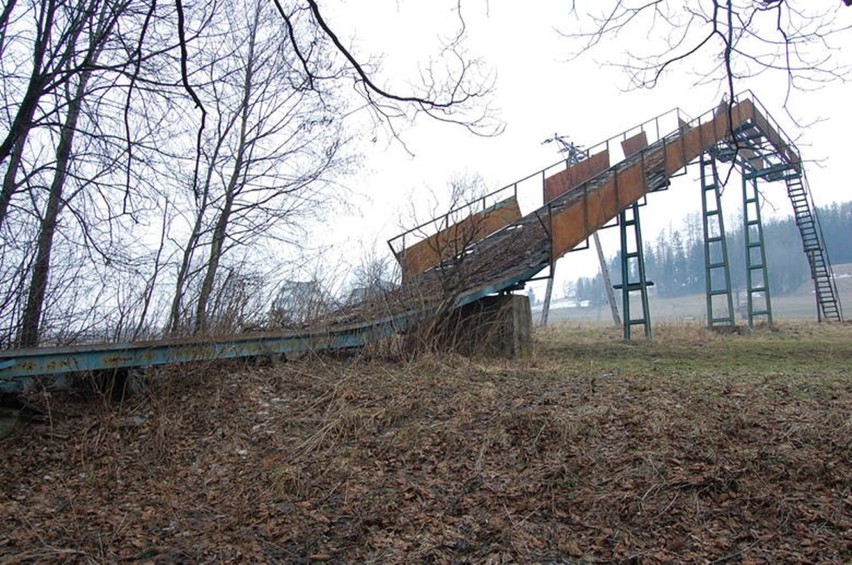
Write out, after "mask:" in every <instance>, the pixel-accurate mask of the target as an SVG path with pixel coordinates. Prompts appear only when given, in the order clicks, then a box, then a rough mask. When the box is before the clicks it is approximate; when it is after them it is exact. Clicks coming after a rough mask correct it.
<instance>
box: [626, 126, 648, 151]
mask: <svg viewBox="0 0 852 565" xmlns="http://www.w3.org/2000/svg"><path fill="white" fill-rule="evenodd" d="M646 147H648V136H647V135H645V132H644V131H640V132H639V133H637V134H636V135H634V136H631V137H628V138H627V139H625V140H624V141H622V142H621V150H622V151H624V157H625V158H626V157H630V156H631V155H633V154H634V153H638V152H639V151H642V150H643V149H645V148H646Z"/></svg>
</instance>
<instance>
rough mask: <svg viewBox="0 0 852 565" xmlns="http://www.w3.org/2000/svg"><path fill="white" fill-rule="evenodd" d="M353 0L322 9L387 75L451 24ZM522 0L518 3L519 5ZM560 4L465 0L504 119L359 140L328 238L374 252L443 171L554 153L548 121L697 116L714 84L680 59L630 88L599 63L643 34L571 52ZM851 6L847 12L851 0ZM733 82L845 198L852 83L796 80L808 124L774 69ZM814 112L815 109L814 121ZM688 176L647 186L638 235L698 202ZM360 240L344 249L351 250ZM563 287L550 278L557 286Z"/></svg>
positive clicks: (441, 185)
mask: <svg viewBox="0 0 852 565" xmlns="http://www.w3.org/2000/svg"><path fill="white" fill-rule="evenodd" d="M822 1H825V2H826V3H828V2H829V0H822ZM837 3H839V2H837ZM450 4H452V2H450ZM363 5H364V3H362V2H357V3H356V2H345V1H344V2H341V4H340V6H339V7H337V8H334V9H333V10H330V11H329V14H328V18H329V20H331V22H332V24H333V25H335V26H336V27H337V28H338V30H348V31H347V32H348V33H349V35H348V37H347V39H348V40H349V41H353V42H354V43H353V45H354V49H355V50H356V52H358V53H360V54H367V53H374V54H379V53H383V54H384V60H383V65H382V69H383V72H384V73H385V75H386V78H387V77H388V76H391V77H393V78H396V79H403V78H404V77H405V76H407V75H406V73H409V72H411V71H412V70H414V69H416V64H417V62H418V61H422V60H425V58H426V57H428V55H429V54H430V53H434V51H435V49H436V45H437V42H436V36H437V35H439V34H441V33H444V34H448V33H450V32H451V30H452V25H451V24H454V23H455V22H454V21H453V20H452V19H451V18H450V17H448V15H447V14H448V9H449V7H448V6H447V5H446V3H444V2H441V1H436V2H420V3H413V2H398V1H397V2H393V1H389V2H376V3H373V2H371V3H370V9H369V10H364V9H363ZM521 5H522V6H523V8H518V6H521ZM567 5H568V1H567V0H536V1H535V2H525V3H523V4H520V3H517V2H512V3H509V2H496V1H495V2H486V1H481V2H468V3H466V4H465V7H466V10H465V15H466V19H467V23H468V30H469V34H470V36H469V41H468V43H467V46H468V49H469V51H470V54H471V55H473V56H477V57H481V58H482V59H483V61H484V62H485V63H486V64H487V65H488V66H489V67H490V68H492V69H493V71H494V72H495V73H496V90H495V92H494V96H493V98H492V104H493V105H494V106H495V107H497V108H499V110H500V117H501V118H502V120H503V121H504V122H505V132H504V133H503V134H502V135H500V136H497V137H490V138H482V137H477V136H474V135H472V134H470V133H468V132H466V131H465V130H463V129H462V128H459V127H455V126H452V125H447V124H441V123H436V122H429V121H427V120H419V121H417V122H416V123H415V124H414V125H413V126H411V127H409V128H407V129H406V130H405V131H403V133H402V137H403V140H404V142H405V144H406V147H407V148H408V150H409V151H410V152H411V153H413V155H410V154H408V153H407V152H406V150H405V149H404V148H403V147H402V146H401V145H400V144H399V143H389V142H388V141H387V139H381V138H380V139H379V140H378V141H377V142H376V143H369V142H367V143H366V144H365V146H364V148H363V155H364V162H363V169H362V171H361V172H360V173H359V174H358V175H357V176H355V177H352V178H348V179H346V181H345V182H346V184H347V185H349V186H351V187H352V188H353V189H354V190H355V191H356V192H358V193H360V194H361V195H362V196H361V197H360V198H358V204H359V210H358V211H357V212H356V213H349V214H347V215H346V216H345V217H340V218H336V219H335V220H334V225H335V229H334V230H329V231H328V232H327V239H328V242H329V243H333V244H336V245H337V246H338V250H340V249H344V250H351V249H352V246H353V245H357V246H359V248H364V249H370V248H376V249H378V252H379V253H384V252H385V250H386V249H387V246H386V245H385V243H384V242H385V241H386V240H387V239H388V238H390V237H392V236H394V235H396V234H397V233H398V232H399V231H400V224H401V223H402V224H405V223H406V218H407V217H408V216H409V211H410V209H411V206H412V204H411V203H412V202H413V203H414V207H415V208H416V209H417V208H419V209H420V210H424V209H425V208H426V206H427V203H428V200H429V198H430V196H429V195H433V194H434V195H437V196H438V197H439V198H440V197H442V196H443V195H446V194H447V193H448V189H447V182H448V181H449V180H450V179H451V178H452V177H453V176H458V175H460V174H478V175H480V176H482V177H483V178H484V179H485V180H486V181H487V183H488V185H489V186H490V187H492V188H493V189H497V188H500V187H501V186H504V185H507V184H510V183H512V182H514V181H516V180H518V179H520V178H523V177H526V176H527V175H529V174H531V173H534V172H536V171H538V170H540V169H542V168H544V167H546V166H547V165H550V164H552V163H554V162H556V161H558V160H559V156H558V154H557V153H556V152H555V149H554V145H553V144H548V145H543V144H542V141H543V140H545V139H546V138H548V137H550V136H552V135H553V134H554V133H555V132H558V133H560V134H562V135H569V136H570V138H571V139H572V140H573V141H574V142H575V143H578V144H581V145H584V146H591V145H594V144H595V143H597V142H599V141H603V140H604V139H606V138H608V137H611V136H613V135H615V134H618V133H620V132H621V131H624V130H627V129H629V128H631V127H632V126H634V125H637V124H639V123H640V122H643V121H645V120H647V119H649V118H652V117H654V116H656V115H658V114H661V113H663V112H665V111H667V110H670V109H672V108H675V107H680V108H682V109H683V110H684V111H685V112H686V113H687V114H689V115H698V114H701V113H703V112H704V111H706V110H708V109H710V108H712V107H714V106H715V105H716V103H717V102H718V100H719V97H720V92H719V90H718V88H717V86H715V85H707V86H703V87H694V86H693V85H692V84H691V82H692V81H691V80H690V79H689V77H687V76H684V75H685V73H686V72H688V68H681V69H680V71H679V72H678V73H673V74H670V75H668V76H667V77H665V79H664V80H663V81H662V82H661V83H660V84H659V86H658V87H657V88H655V89H654V90H633V91H630V90H627V89H626V87H627V82H628V81H627V77H626V75H625V73H624V72H623V71H622V70H621V69H618V68H615V67H612V66H610V65H609V64H610V63H613V62H617V61H619V60H623V57H624V49H625V48H626V46H628V45H630V44H631V43H632V42H643V41H645V36H646V34H645V33H644V32H642V33H640V32H639V30H637V32H635V33H634V34H633V35H632V36H625V37H623V38H621V39H620V40H619V41H618V42H610V43H609V44H607V45H605V46H604V47H603V48H599V49H597V50H596V51H594V52H593V53H591V54H588V55H586V56H584V57H582V58H581V59H579V60H574V61H568V60H567V59H568V54H569V53H570V51H571V49H572V48H574V47H576V44H570V43H569V42H568V41H566V40H565V39H564V38H561V37H560V36H559V34H558V33H557V32H556V31H555V28H559V29H562V30H570V29H573V26H575V25H576V21H575V20H573V19H572V18H571V17H570V16H569V15H568V10H567ZM848 13H849V15H850V16H852V8H850V9H849V12H848ZM844 15H845V14H844ZM850 21H852V18H850ZM341 35H343V32H341ZM843 40H844V41H845V45H844V47H845V46H846V45H848V46H849V47H850V49H847V50H842V51H839V52H835V53H834V54H833V55H832V56H833V57H841V58H845V60H842V61H841V62H843V63H845V64H852V56H850V54H852V31H849V32H847V35H846V37H844V38H843ZM851 78H852V77H851ZM740 86H741V87H742V89H744V88H750V89H752V90H753V91H754V92H755V93H756V95H757V97H758V98H759V99H760V100H761V101H762V102H763V103H764V104H765V105H766V107H767V108H768V109H769V110H770V112H771V113H772V115H773V117H774V118H776V119H777V120H778V121H779V122H780V123H781V124H782V126H783V127H784V129H785V130H786V131H787V132H788V133H789V134H790V135H791V136H792V137H794V138H796V139H797V142H798V145H799V147H800V149H801V151H802V154H803V156H804V157H805V159H807V160H814V161H819V163H813V164H811V165H810V166H808V177H809V180H810V184H811V187H812V191H813V195H814V199H815V200H816V202H817V204H818V205H823V204H827V203H830V202H832V201H844V200H848V199H850V198H852V194H850V190H852V183H850V182H848V173H847V172H846V171H845V170H844V166H845V164H846V161H848V159H849V157H848V152H849V150H848V148H849V142H848V136H849V134H850V132H852V112H850V108H852V105H850V103H849V100H850V93H852V86H850V85H849V84H843V83H842V82H836V83H833V84H831V85H828V86H826V87H825V88H823V89H822V90H819V91H816V92H801V93H796V94H795V96H794V98H793V100H792V102H791V104H790V105H789V109H790V112H791V113H792V114H793V115H795V116H796V117H797V118H798V120H799V121H800V123H809V124H812V125H810V126H809V127H807V128H802V127H799V126H797V125H796V124H795V123H793V122H792V120H791V119H790V118H789V116H788V115H787V114H786V113H785V111H784V110H783V109H782V103H783V100H784V77H782V76H777V75H776V76H768V77H762V78H761V79H760V80H752V81H750V82H745V81H743V82H742V83H741V84H740ZM816 120H822V121H819V122H818V123H813V122H815V121H816ZM697 176H698V170H697V167H693V168H692V169H691V170H690V171H689V173H688V174H687V175H686V177H684V178H683V179H681V180H680V181H678V183H676V184H675V185H674V186H673V187H672V189H671V190H669V191H667V192H664V193H660V194H656V195H653V196H652V197H651V198H650V199H649V206H647V207H646V208H644V209H643V217H642V218H643V228H644V232H645V237H646V239H650V238H653V237H656V233H658V232H659V231H660V230H663V229H666V228H667V227H668V226H669V225H673V226H674V227H675V228H678V227H680V223H681V221H682V218H683V217H684V216H685V215H686V214H687V213H690V212H693V213H694V212H698V211H700V200H699V191H698V186H699V185H698V180H697ZM767 188H768V189H776V188H777V190H767V191H766V194H767V197H768V199H769V201H770V203H769V204H768V205H767V206H766V207H765V212H766V214H772V213H777V214H782V215H786V214H787V213H788V209H789V204H788V203H787V202H786V197H785V195H784V191H783V186H782V185H779V186H778V187H775V186H774V185H770V186H768V187H767ZM729 192H730V193H736V192H738V190H737V191H729ZM735 196H736V195H735V194H734V195H729V197H728V199H729V200H730V201H731V202H730V203H727V202H726V204H725V205H726V210H725V212H726V216H727V215H732V214H734V213H736V210H735V209H734V207H735V206H736V205H737V203H738V199H737V198H736V197H735ZM424 212H425V210H424ZM423 219H425V218H423ZM408 221H409V222H410V220H408ZM408 225H410V224H408ZM728 229H729V230H730V229H733V226H728ZM608 231H612V232H614V231H616V230H608ZM612 235H613V236H615V235H616V234H612ZM604 243H605V247H606V250H607V254H610V255H611V254H614V253H615V251H616V249H617V243H616V241H615V237H611V236H609V237H605V239H604ZM361 253H362V251H360V250H359V251H358V252H357V253H352V252H351V251H347V252H346V254H347V255H349V256H354V255H355V254H358V255H359V256H360V254H361ZM595 271H596V260H595V258H594V256H593V254H592V253H591V252H589V251H587V252H581V253H575V254H569V255H568V256H567V257H566V258H565V259H563V260H562V261H560V263H559V265H558V267H557V277H558V279H565V278H574V277H575V276H578V275H581V274H582V275H588V274H592V273H593V272H595ZM558 283H559V281H558ZM560 287H561V285H560V284H557V287H556V288H560Z"/></svg>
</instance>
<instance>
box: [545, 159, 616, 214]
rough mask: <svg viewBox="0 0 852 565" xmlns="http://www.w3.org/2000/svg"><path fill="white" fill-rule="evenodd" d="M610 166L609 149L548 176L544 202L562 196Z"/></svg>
mask: <svg viewBox="0 0 852 565" xmlns="http://www.w3.org/2000/svg"><path fill="white" fill-rule="evenodd" d="M608 168H609V151H607V150H604V151H601V152H600V153H595V154H594V155H591V156H590V157H589V158H588V159H584V160H583V161H580V162H579V163H576V164H574V165H571V166H570V167H568V168H567V169H565V170H564V171H560V172H558V173H556V174H555V175H553V176H550V177H548V178H547V179H545V181H544V202H550V201H551V200H553V199H554V198H558V197H559V196H562V195H563V194H565V193H566V192H568V191H569V190H571V189H573V188H576V187H578V186H580V185H581V184H583V183H584V182H586V181H587V180H590V179H592V178H594V177H596V176H598V175H599V174H601V173H602V172H604V171H605V170H607V169H608Z"/></svg>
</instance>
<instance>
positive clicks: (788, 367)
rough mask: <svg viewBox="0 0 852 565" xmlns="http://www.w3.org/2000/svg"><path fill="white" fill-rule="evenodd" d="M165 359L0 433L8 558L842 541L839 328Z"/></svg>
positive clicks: (696, 553)
mask: <svg viewBox="0 0 852 565" xmlns="http://www.w3.org/2000/svg"><path fill="white" fill-rule="evenodd" d="M537 349H538V352H537V354H536V356H535V357H534V358H533V359H532V360H530V361H524V362H517V363H516V362H506V361H492V360H481V359H480V360H469V359H466V358H463V357H456V356H440V355H430V356H425V357H424V358H422V359H419V360H417V361H412V362H400V361H397V362H386V361H381V360H377V359H328V358H323V357H318V358H312V359H305V360H301V361H299V362H295V363H289V364H283V365H280V366H277V367H244V366H238V365H231V366H228V367H226V368H224V369H222V368H220V369H218V370H215V369H214V368H213V367H200V368H195V369H193V370H192V371H186V370H183V371H177V370H174V369H172V370H169V371H164V372H162V373H158V374H155V375H151V376H149V377H148V378H147V379H146V387H145V391H146V392H145V393H144V394H141V395H137V396H136V397H134V398H132V399H131V400H129V401H127V402H125V403H124V405H122V406H108V405H105V404H104V403H103V402H102V401H100V400H98V399H95V400H90V401H86V400H82V399H74V398H69V397H53V398H51V399H50V402H51V410H52V425H48V424H31V425H29V426H26V427H24V428H23V429H21V430H20V431H18V432H17V433H16V435H14V436H13V437H12V438H10V439H8V440H6V441H4V442H3V443H2V444H0V449H2V457H3V459H4V462H5V463H4V478H5V481H4V482H3V485H2V489H3V490H2V497H0V512H2V519H3V523H4V525H5V528H4V530H3V532H2V533H0V548H2V552H3V554H4V555H5V556H6V557H5V560H7V561H10V562H22V561H24V562H26V561H29V562H44V561H53V562H105V561H117V560H130V561H143V562H144V561H149V562H172V561H185V562H197V561H242V562H262V561H267V562H282V561H283V562H305V563H307V562H310V561H334V562H402V561H406V562H408V561H431V562H509V561H511V562H551V563H552V562H576V563H579V562H596V561H606V562H609V561H621V560H631V559H632V560H639V561H648V562H657V561H672V562H680V561H702V562H713V561H727V562H755V561H773V562H790V561H808V562H810V561H825V562H837V563H842V562H848V561H850V559H852V542H850V541H849V540H850V539H852V479H850V477H852V441H850V438H852V416H850V414H852V380H850V377H849V361H850V359H852V328H850V327H849V326H825V327H822V326H820V327H817V326H816V325H807V324H805V325H797V326H782V327H780V328H778V329H776V330H771V329H768V328H767V329H763V330H759V331H755V332H753V333H751V334H749V335H742V336H737V335H719V334H716V333H712V332H707V331H706V330H704V329H702V328H699V327H694V326H664V327H660V328H658V330H657V332H656V339H655V340H654V341H652V342H641V341H640V342H633V343H624V342H623V341H621V339H620V333H619V332H618V331H617V330H608V329H603V328H596V329H591V330H590V329H588V328H574V327H562V328H555V329H549V330H547V331H543V332H540V333H539V335H538V336H537Z"/></svg>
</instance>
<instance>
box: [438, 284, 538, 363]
mask: <svg viewBox="0 0 852 565" xmlns="http://www.w3.org/2000/svg"><path fill="white" fill-rule="evenodd" d="M448 331H449V333H451V334H453V335H450V336H445V337H447V338H450V340H449V343H450V344H452V349H454V350H455V351H457V352H459V353H461V354H462V355H470V356H478V355H488V356H499V357H504V358H507V359H521V358H527V357H529V356H530V355H532V310H531V309H530V299H529V297H528V296H525V295H520V294H506V295H499V296H486V297H484V298H482V299H480V300H477V301H476V302H472V303H471V304H467V305H466V306H463V307H461V308H459V309H458V310H457V311H456V313H455V315H454V320H453V323H451V324H448Z"/></svg>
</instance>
